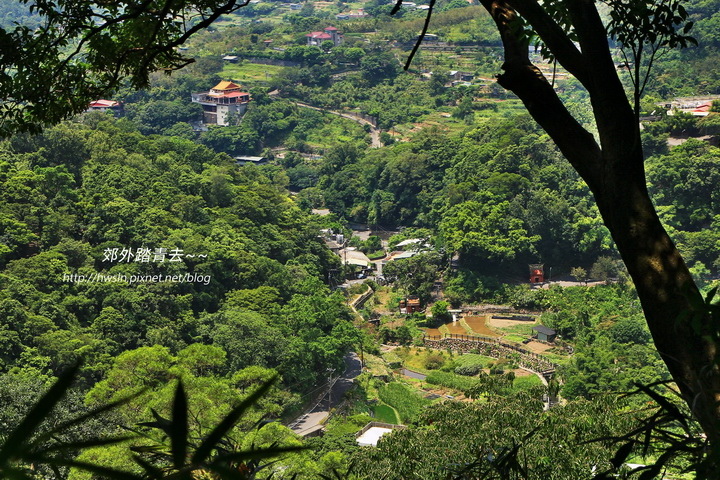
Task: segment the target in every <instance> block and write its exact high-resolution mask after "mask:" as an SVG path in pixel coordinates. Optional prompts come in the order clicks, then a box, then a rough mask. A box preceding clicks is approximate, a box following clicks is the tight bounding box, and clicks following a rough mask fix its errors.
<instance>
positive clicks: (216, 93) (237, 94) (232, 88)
mask: <svg viewBox="0 0 720 480" xmlns="http://www.w3.org/2000/svg"><path fill="white" fill-rule="evenodd" d="M192 101H193V102H195V103H199V104H200V105H202V107H203V122H204V123H210V124H217V125H229V124H230V123H229V118H228V117H230V116H231V114H234V115H236V116H238V117H239V116H242V115H243V114H244V113H245V110H247V106H248V103H250V94H249V93H247V92H243V91H242V87H241V86H240V85H237V84H235V83H233V82H229V81H223V82H220V83H218V84H217V85H215V86H214V87H213V88H211V89H210V91H209V92H201V93H193V94H192Z"/></svg>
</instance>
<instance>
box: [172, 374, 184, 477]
mask: <svg viewBox="0 0 720 480" xmlns="http://www.w3.org/2000/svg"><path fill="white" fill-rule="evenodd" d="M169 436H170V449H171V452H172V458H173V463H174V464H175V468H178V469H179V468H182V467H183V466H184V465H185V457H186V455H187V437H188V405H187V395H186V394H185V388H184V387H183V384H182V382H181V381H178V384H177V388H176V389H175V399H174V400H173V407H172V423H171V425H170V430H169Z"/></svg>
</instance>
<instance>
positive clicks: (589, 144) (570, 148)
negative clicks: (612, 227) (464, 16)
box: [481, 0, 601, 183]
mask: <svg viewBox="0 0 720 480" xmlns="http://www.w3.org/2000/svg"><path fill="white" fill-rule="evenodd" d="M481 1H482V4H483V6H485V8H486V9H487V10H488V11H489V12H490V15H491V16H492V18H493V19H494V21H495V24H496V26H497V28H498V30H499V31H500V36H501V38H502V41H503V46H504V49H505V62H504V63H503V66H502V68H503V70H504V71H505V72H504V73H503V74H501V75H499V76H498V79H497V80H498V83H499V84H500V85H501V86H503V87H504V88H506V89H508V90H511V91H512V92H514V93H515V94H516V95H517V96H518V97H520V100H522V102H523V104H524V105H525V107H526V108H527V109H528V112H529V113H530V114H531V115H532V117H533V118H534V119H535V121H537V122H538V123H539V124H540V126H541V127H542V128H543V129H544V130H545V131H546V132H547V133H548V134H549V135H550V137H551V138H553V140H554V141H555V143H556V144H557V146H558V148H559V149H560V151H561V152H562V153H563V155H565V157H566V158H567V159H568V160H569V161H570V163H571V164H572V165H573V167H575V168H576V169H577V170H578V172H580V174H581V175H582V176H583V177H584V178H587V179H590V180H586V181H588V182H589V183H590V182H592V179H593V178H595V177H596V176H597V173H598V169H599V168H600V159H601V151H600V148H599V147H598V145H597V143H596V142H595V139H594V138H593V136H592V134H591V133H590V132H588V131H587V130H585V129H584V128H583V127H582V125H580V123H579V122H578V121H577V120H576V119H575V118H574V117H573V116H572V115H571V114H570V112H568V110H567V108H565V105H564V104H563V103H562V101H561V100H560V98H559V97H558V96H557V94H556V93H555V90H554V89H553V88H552V85H550V83H549V82H548V81H547V79H546V78H545V77H544V76H543V74H542V72H540V70H539V69H538V68H537V67H536V66H535V65H533V64H532V63H531V62H530V59H529V57H528V48H527V45H526V44H525V43H524V42H522V41H519V40H518V38H517V36H516V32H515V30H514V29H513V26H512V24H513V22H515V21H516V18H517V17H516V13H515V11H514V10H513V9H512V8H511V7H510V5H509V4H508V3H507V2H505V1H504V0H481Z"/></svg>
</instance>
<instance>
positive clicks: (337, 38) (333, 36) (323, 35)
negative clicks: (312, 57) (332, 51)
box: [305, 27, 343, 47]
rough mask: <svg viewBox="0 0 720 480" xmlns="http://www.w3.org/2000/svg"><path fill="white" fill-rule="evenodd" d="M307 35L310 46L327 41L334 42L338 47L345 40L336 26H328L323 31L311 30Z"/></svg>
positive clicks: (317, 45) (316, 45)
mask: <svg viewBox="0 0 720 480" xmlns="http://www.w3.org/2000/svg"><path fill="white" fill-rule="evenodd" d="M305 36H306V37H307V44H308V46H315V47H319V46H320V45H322V43H323V42H325V41H328V40H329V41H331V42H333V45H335V46H336V47H337V46H338V45H340V44H341V43H342V41H343V36H342V34H341V33H340V32H339V31H338V29H337V28H335V27H327V28H326V29H325V30H324V31H322V32H310V33H308V34H306V35H305Z"/></svg>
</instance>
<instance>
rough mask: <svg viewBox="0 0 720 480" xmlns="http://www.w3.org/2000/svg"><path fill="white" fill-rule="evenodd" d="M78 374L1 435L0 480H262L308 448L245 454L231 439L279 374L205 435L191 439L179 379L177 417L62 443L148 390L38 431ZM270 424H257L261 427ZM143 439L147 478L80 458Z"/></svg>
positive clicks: (137, 455) (137, 458)
mask: <svg viewBox="0 0 720 480" xmlns="http://www.w3.org/2000/svg"><path fill="white" fill-rule="evenodd" d="M78 369H79V365H75V366H73V367H72V368H70V369H68V370H67V371H66V372H64V373H63V374H62V375H61V376H60V377H59V378H58V380H57V381H56V382H55V383H54V384H53V385H52V386H51V387H50V389H49V390H48V391H47V392H46V393H45V394H44V395H43V396H42V397H41V398H40V399H39V400H38V401H37V402H36V403H35V405H33V407H32V408H31V409H30V411H29V412H28V413H27V414H26V415H25V417H24V418H23V419H22V420H21V421H20V423H19V424H18V425H17V426H16V427H15V428H14V429H13V430H12V431H11V432H10V433H9V434H8V435H7V436H5V437H4V438H3V441H2V443H1V444H0V478H7V479H11V480H34V479H37V478H38V468H39V467H45V468H47V469H49V470H50V471H52V472H54V473H55V476H56V477H58V478H59V477H60V476H61V475H60V471H61V469H64V468H74V469H77V470H83V471H87V472H90V473H91V474H93V475H96V476H98V477H101V478H106V479H110V480H161V479H164V480H169V479H177V480H191V479H194V478H197V476H198V475H204V476H206V477H209V478H223V479H236V480H248V479H253V478H256V474H257V473H258V472H260V471H261V470H263V469H265V468H267V467H269V466H270V465H272V464H273V462H272V460H271V459H273V458H275V457H277V456H278V455H281V454H284V453H288V452H295V451H298V450H302V449H303V448H305V447H302V446H278V445H277V444H273V445H270V446H269V447H265V448H255V447H254V445H253V446H252V447H251V448H250V449H246V450H241V449H240V447H239V446H238V445H237V444H236V443H235V442H233V441H232V439H231V438H230V433H231V431H232V429H233V428H234V427H235V425H236V424H237V423H238V421H239V420H240V419H241V418H242V417H243V415H244V414H245V413H246V412H247V411H248V409H249V408H250V407H252V405H254V404H255V403H256V402H257V401H258V400H259V399H260V398H261V397H262V396H263V395H265V394H266V393H267V391H268V390H269V389H270V388H271V387H272V385H273V384H274V383H275V381H276V377H273V378H271V379H270V380H268V381H267V382H265V383H263V384H262V385H260V386H259V387H258V388H257V389H256V390H255V391H254V392H253V393H251V394H250V395H249V396H248V397H247V398H245V399H244V400H243V401H242V402H240V403H239V404H238V405H237V406H236V407H235V408H233V409H232V410H231V411H230V412H229V413H228V414H227V415H226V416H225V417H224V418H223V419H222V420H221V421H220V422H219V423H218V424H217V425H215V426H214V427H213V428H212V429H210V431H209V433H208V434H207V435H203V436H201V437H199V438H192V437H191V434H190V429H189V427H188V418H189V405H188V400H187V395H186V393H185V389H184V387H183V385H182V382H178V384H177V387H176V388H175V395H174V400H173V405H172V414H171V418H170V419H166V418H164V417H162V416H161V415H159V414H158V413H157V412H155V411H153V416H154V417H155V421H153V422H145V423H141V424H139V425H138V426H139V427H147V428H149V431H147V430H142V429H127V430H129V431H130V432H132V433H131V434H125V435H114V436H107V437H98V438H86V439H79V440H76V441H70V442H62V441H59V440H58V437H59V436H61V435H62V434H63V433H64V432H66V431H67V430H68V429H69V428H71V427H73V426H76V425H79V424H82V423H83V422H86V421H88V420H90V419H93V418H97V417H98V416H100V415H102V414H104V413H106V412H109V411H112V410H114V409H116V408H117V407H119V406H120V405H122V404H124V403H127V402H128V401H129V400H131V399H132V398H135V397H136V396H137V395H138V394H139V393H142V392H139V393H138V394H135V395H132V396H129V397H125V398H122V399H120V400H117V401H114V402H110V403H107V404H105V405H102V406H100V407H97V408H94V409H92V410H90V411H88V412H85V413H83V414H81V415H78V416H76V417H73V418H71V419H69V420H66V421H63V422H60V423H59V424H57V425H55V426H53V427H52V428H51V429H49V430H47V431H45V432H40V427H41V426H42V425H44V424H46V423H47V422H48V418H49V416H50V414H51V412H52V411H53V409H54V408H55V407H56V406H57V405H58V403H59V402H60V401H61V400H62V399H63V398H64V397H65V395H66V394H67V392H68V390H69V389H70V387H71V385H72V383H73V380H74V378H75V377H76V374H77V372H78ZM265 423H266V422H262V421H260V422H258V424H257V428H260V427H262V426H263V425H264V424H265ZM153 431H159V432H160V433H161V437H160V439H156V438H155V437H154V436H153V435H152V433H153ZM138 438H144V439H145V440H146V442H145V444H144V445H143V446H128V448H129V449H130V450H131V451H132V452H133V453H132V459H133V461H134V463H135V464H136V465H137V466H138V467H139V472H141V473H134V472H128V471H124V470H120V469H117V468H113V467H107V466H103V465H99V464H97V463H95V462H92V461H83V460H82V459H79V458H78V453H79V452H81V451H83V450H85V449H92V448H105V447H109V446H113V445H120V444H127V443H128V442H129V441H131V440H137V439H138Z"/></svg>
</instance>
